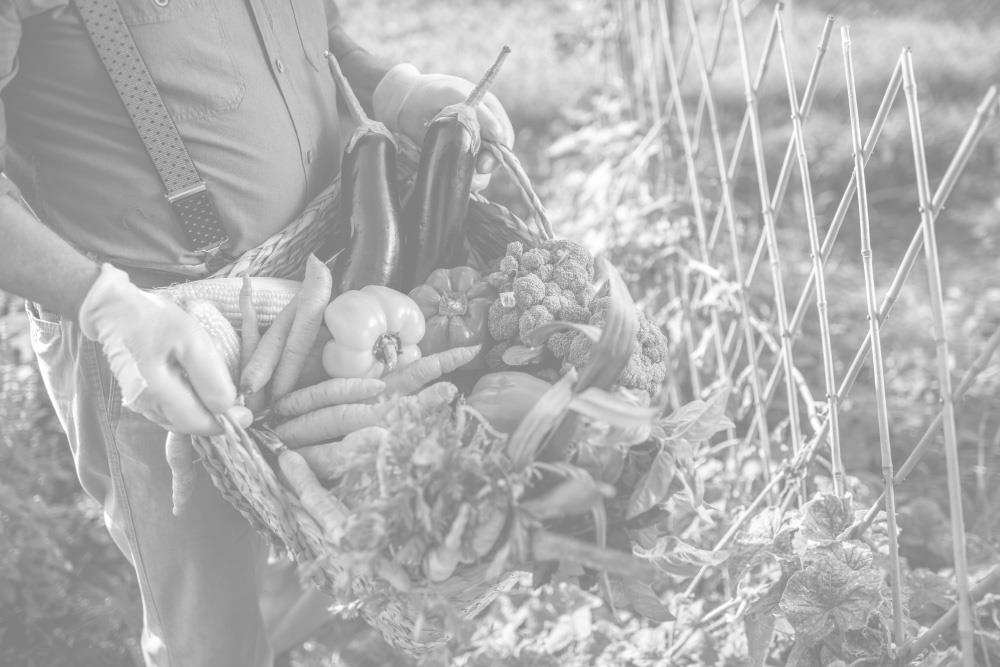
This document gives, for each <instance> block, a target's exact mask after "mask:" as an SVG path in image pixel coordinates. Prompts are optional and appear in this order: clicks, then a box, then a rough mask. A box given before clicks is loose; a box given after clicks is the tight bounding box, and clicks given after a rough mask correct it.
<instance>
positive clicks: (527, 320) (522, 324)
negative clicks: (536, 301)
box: [517, 306, 555, 343]
mask: <svg viewBox="0 0 1000 667" xmlns="http://www.w3.org/2000/svg"><path fill="white" fill-rule="evenodd" d="M554 319H555V317H554V316H553V315H552V313H550V312H549V311H548V310H547V309H546V308H545V306H532V307H531V308H528V309H527V310H526V311H524V312H523V313H522V314H521V319H520V320H518V323H517V326H518V330H519V331H520V332H521V342H522V343H523V342H525V341H524V337H525V335H527V334H528V333H530V332H531V331H532V330H533V329H534V328H535V327H537V326H539V325H541V324H548V323H549V322H551V321H553V320H554Z"/></svg>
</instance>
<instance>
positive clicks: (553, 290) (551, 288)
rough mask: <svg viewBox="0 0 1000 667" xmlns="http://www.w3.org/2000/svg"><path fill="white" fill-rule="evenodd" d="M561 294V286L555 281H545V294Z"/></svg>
mask: <svg viewBox="0 0 1000 667" xmlns="http://www.w3.org/2000/svg"><path fill="white" fill-rule="evenodd" d="M561 294H562V287H559V285H556V284H555V283H545V296H559V295H561Z"/></svg>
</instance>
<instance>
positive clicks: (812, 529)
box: [799, 494, 854, 544]
mask: <svg viewBox="0 0 1000 667" xmlns="http://www.w3.org/2000/svg"><path fill="white" fill-rule="evenodd" d="M853 520H854V516H853V513H852V512H851V505H850V501H848V500H847V499H844V498H839V497H837V496H834V495H832V494H820V495H818V496H816V497H815V498H813V499H812V500H810V501H809V502H807V503H806V504H805V505H803V507H802V525H801V527H800V528H799V536H800V537H801V538H803V539H805V540H806V541H808V542H819V543H821V544H822V543H827V542H834V541H836V540H837V539H838V538H839V537H840V535H841V533H843V532H844V531H845V530H847V529H848V528H850V527H851V524H852V522H853Z"/></svg>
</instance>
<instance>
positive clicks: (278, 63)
mask: <svg viewBox="0 0 1000 667" xmlns="http://www.w3.org/2000/svg"><path fill="white" fill-rule="evenodd" d="M274 68H275V69H276V70H278V73H279V74H280V73H282V72H284V71H285V63H283V62H281V58H275V59H274Z"/></svg>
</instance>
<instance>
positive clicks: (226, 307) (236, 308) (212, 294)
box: [156, 278, 301, 329]
mask: <svg viewBox="0 0 1000 667" xmlns="http://www.w3.org/2000/svg"><path fill="white" fill-rule="evenodd" d="M250 280H251V281H252V282H253V306H254V309H255V310H256V311H257V323H258V325H259V326H260V327H261V328H267V327H269V326H271V322H273V321H274V318H275V317H276V316H277V314H278V313H280V312H281V309H282V308H284V307H285V306H286V305H288V302H289V301H291V300H292V298H293V297H294V296H295V295H296V294H297V293H298V291H299V287H300V285H301V283H299V282H298V281H296V280H285V279H284V278H251V279H250ZM242 287H243V279H242V278H206V279H205V280H194V281H192V282H189V283H179V284H177V285H171V286H169V287H164V288H161V289H159V290H157V291H156V293H157V294H161V295H163V296H165V297H167V298H169V299H171V300H172V301H174V302H175V303H178V304H184V303H187V302H188V301H193V300H200V301H208V302H210V303H211V304H212V305H214V306H215V307H216V308H217V309H218V310H219V312H220V313H222V315H223V317H225V318H226V320H228V321H229V324H231V325H232V326H233V328H235V329H239V328H240V327H241V326H242V314H241V312H240V289H242Z"/></svg>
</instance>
